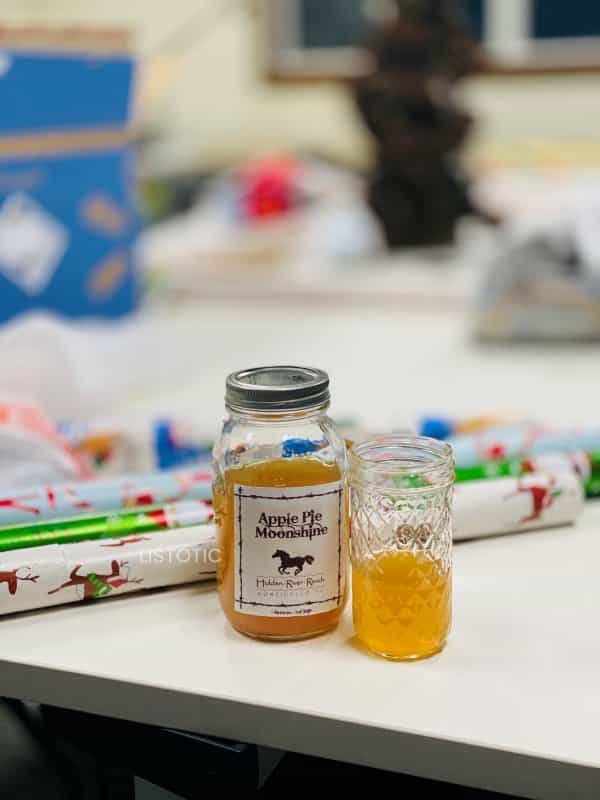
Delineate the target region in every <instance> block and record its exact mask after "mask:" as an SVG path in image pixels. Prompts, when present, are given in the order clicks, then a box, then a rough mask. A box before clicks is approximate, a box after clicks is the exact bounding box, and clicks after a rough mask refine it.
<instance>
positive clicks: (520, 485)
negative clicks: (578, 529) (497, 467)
mask: <svg viewBox="0 0 600 800" xmlns="http://www.w3.org/2000/svg"><path fill="white" fill-rule="evenodd" d="M583 504H584V495H583V487H582V485H581V481H580V480H579V478H578V477H577V475H576V474H575V473H574V472H571V471H567V470H564V471H562V472H557V473H554V474H550V473H540V472H533V473H531V474H528V475H524V476H522V477H519V478H490V479H487V480H482V481H467V482H465V483H458V484H456V485H455V487H454V539H455V541H460V540H461V539H476V538H480V537H485V536H496V535H498V534H503V533H518V532H520V531H528V530H533V529H535V528H549V527H553V526H556V525H568V524H571V523H573V522H574V521H575V520H576V519H577V517H578V516H579V514H580V513H581V511H582V509H583Z"/></svg>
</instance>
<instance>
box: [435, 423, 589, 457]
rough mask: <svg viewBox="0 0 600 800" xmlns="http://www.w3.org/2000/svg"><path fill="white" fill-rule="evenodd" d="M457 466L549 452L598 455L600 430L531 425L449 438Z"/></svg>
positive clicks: (520, 425)
mask: <svg viewBox="0 0 600 800" xmlns="http://www.w3.org/2000/svg"><path fill="white" fill-rule="evenodd" d="M448 442H449V444H451V445H452V449H453V451H454V461H455V463H456V465H457V466H458V467H473V466H477V465H478V464H481V463H483V462H485V461H510V460H512V459H515V458H531V457H533V456H540V455H547V454H549V453H574V452H577V451H580V450H584V451H585V452H586V453H597V452H600V427H588V428H584V427H582V428H573V429H570V430H562V431H561V430H558V431H552V430H548V429H547V428H543V427H541V426H538V425H533V424H531V423H521V424H518V425H510V426H504V427H499V428H490V429H489V430H487V431H482V432H480V433H477V434H473V435H469V436H454V437H452V438H450V439H448Z"/></svg>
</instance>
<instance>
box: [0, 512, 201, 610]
mask: <svg viewBox="0 0 600 800" xmlns="http://www.w3.org/2000/svg"><path fill="white" fill-rule="evenodd" d="M215 561H216V544H215V528H214V526H213V525H200V526H196V527H192V528H181V529H180V530H177V531H173V532H172V533H171V534H169V536H164V535H163V534H160V533H159V534H146V535H144V536H138V537H123V538H120V539H110V540H105V541H100V542H81V543H79V544H68V545H59V544H50V545H45V546H44V547H33V548H30V549H29V550H17V551H11V552H8V553H0V615H2V614H11V613H14V612H16V611H29V610H31V609H36V608H45V607H47V606H56V605H61V604H62V603H76V602H78V601H81V600H97V599H101V598H105V597H113V596H115V595H120V594H124V593H126V592H137V591H140V590H142V589H155V588H157V587H159V586H174V585H176V584H182V583H191V582H194V581H202V580H210V579H212V578H213V577H214V573H215Z"/></svg>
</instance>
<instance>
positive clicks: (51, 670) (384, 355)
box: [0, 306, 600, 798]
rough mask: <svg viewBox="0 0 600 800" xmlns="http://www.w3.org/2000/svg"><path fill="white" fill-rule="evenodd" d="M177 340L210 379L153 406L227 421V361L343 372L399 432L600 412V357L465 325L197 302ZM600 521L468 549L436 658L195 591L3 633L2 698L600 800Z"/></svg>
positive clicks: (58, 616)
mask: <svg viewBox="0 0 600 800" xmlns="http://www.w3.org/2000/svg"><path fill="white" fill-rule="evenodd" d="M274 331H276V334H277V335H274V334H273V332H274ZM171 335H173V336H177V337H178V341H180V342H181V345H182V347H185V348H187V349H188V350H189V352H188V353H187V356H189V357H190V358H192V357H193V358H195V359H196V361H197V365H198V366H197V370H192V372H191V374H189V375H188V379H187V380H185V381H183V382H181V383H180V384H179V386H175V385H173V384H171V385H165V386H164V387H162V389H161V391H160V392H159V393H158V395H156V396H155V397H154V398H153V399H152V398H150V397H146V396H142V395H141V394H140V396H139V397H138V399H137V403H136V404H135V408H137V410H138V411H139V412H140V413H142V412H147V411H149V410H156V409H157V408H159V407H162V408H167V407H168V408H176V409H177V410H184V409H185V410H188V411H191V410H193V409H194V408H195V409H196V410H197V411H198V409H201V411H198V413H202V414H203V415H205V416H210V415H214V416H215V418H217V417H218V415H219V413H220V404H221V397H222V379H223V376H224V374H225V373H226V372H227V370H228V369H230V368H233V367H236V366H244V365H246V364H250V363H261V362H262V363H266V362H269V361H271V362H273V361H281V360H285V361H290V362H307V363H315V364H322V365H324V366H325V367H326V368H330V369H331V372H332V381H333V387H332V388H333V391H334V395H335V396H336V397H337V398H338V410H339V411H343V412H344V413H348V412H352V411H357V412H361V413H362V414H363V416H365V417H366V418H367V419H368V421H370V422H372V423H373V424H374V422H375V421H377V420H382V426H384V425H387V424H389V420H392V419H395V420H397V421H406V420H407V419H411V418H413V417H414V415H415V413H417V411H418V410H426V409H439V408H443V409H445V410H448V411H450V412H455V411H464V412H479V413H484V412H486V411H497V410H507V411H514V412H521V413H525V414H531V415H535V416H537V417H541V418H542V419H545V420H554V421H556V422H558V423H561V422H562V423H567V422H575V421H578V420H581V421H583V420H591V419H593V415H594V413H596V414H597V396H598V395H597V353H596V350H595V348H583V349H577V350H571V349H566V350H562V349H558V350H549V351H547V350H544V349H543V348H529V349H525V350H517V349H510V348H509V349H493V350H485V349H481V348H478V347H476V346H474V345H472V344H471V343H470V342H469V340H468V325H467V323H466V322H465V320H464V319H462V318H459V317H455V316H453V315H452V314H448V315H440V314H436V315H432V316H430V317H423V315H418V314H411V313H410V312H407V311H402V312H399V313H398V314H397V315H394V314H390V313H389V312H388V313H386V315H376V314H374V313H372V312H368V313H362V312H358V311H354V312H352V313H350V312H349V311H346V312H345V313H343V314H342V313H341V312H335V313H333V312H332V313H331V314H329V315H328V314H324V311H323V309H318V310H317V309H314V308H302V307H297V308H279V309H278V310H275V309H273V308H270V307H267V306H265V307H264V308H261V307H258V308H255V309H244V308H242V307H233V308H229V309H224V308H219V307H216V306H215V307H204V308H202V309H187V310H185V309H182V311H181V313H179V314H178V315H177V319H176V321H175V322H174V323H173V330H172V331H171ZM179 356H181V353H179ZM187 356H186V357H187ZM140 357H143V356H142V354H140ZM182 363H183V362H182ZM186 363H187V362H186ZM599 527H600V503H599V504H594V503H591V504H588V505H587V507H586V511H585V514H584V517H583V519H582V520H581V521H580V522H579V523H578V524H577V525H576V526H575V527H574V528H569V529H557V530H554V531H547V532H542V533H527V534H522V535H519V536H510V537H504V538H498V539H493V540H485V541H481V542H475V543H465V544H461V545H460V546H458V547H457V548H456V558H455V623H454V631H453V634H452V638H451V641H450V643H449V645H448V648H447V649H446V650H445V652H443V653H442V654H441V655H439V656H438V657H435V658H434V659H432V660H430V661H426V662H419V663H416V664H409V665H403V664H394V663H387V662H385V661H383V660H380V659H377V658H374V657H371V656H369V655H366V654H365V653H363V652H362V651H360V649H358V648H357V647H356V646H355V644H354V642H353V640H352V624H351V616H350V613H349V612H347V613H346V615H345V618H344V621H343V623H342V624H341V626H340V627H339V629H338V630H337V631H336V632H335V633H333V634H331V635H328V636H324V637H321V638H318V639H314V640H311V641H308V642H302V643H292V644H265V643H257V642H253V641H250V640H247V639H245V638H244V637H242V636H240V635H238V634H236V633H235V632H233V631H232V630H231V629H230V628H228V626H227V625H226V623H225V621H224V618H223V617H222V615H221V612H220V610H219V607H218V603H217V597H216V594H215V592H214V589H213V588H212V587H211V586H195V587H188V588H182V589H177V590H173V591H161V592H156V593H148V594H144V593H142V594H140V595H138V596H131V597H127V598H120V599H114V600H106V601H102V602H101V603H98V604H96V605H86V606H77V607H73V606H71V607H67V608H61V609H53V610H47V611H44V612H38V613H34V614H29V615H22V616H19V617H13V618H5V619H3V620H0V695H2V694H3V695H8V696H15V697H21V698H26V699H31V700H36V701H42V702H46V703H51V704H56V705H60V706H63V707H67V708H73V709H80V710H85V711H90V712H94V713H99V714H105V715H109V716H115V717H122V718H127V719H133V720H138V721H142V722H149V723H155V724H161V725H170V726H174V727H179V728H183V729H186V730H191V731H198V732H203V733H206V734H212V735H219V736H223V737H227V738H233V739H240V740H244V741H250V742H254V743H257V744H262V745H266V746H272V747H277V748H282V749H289V750H294V751H299V752H304V753H311V754H315V755H320V756H324V757H331V758H339V759H341V760H346V761H351V762H356V763H360V764H366V765H371V766H376V767H380V768H386V769H392V770H397V771H399V772H406V773H411V774H415V775H422V776H428V777H431V778H437V779H440V780H448V781H454V782H457V783H461V784H466V785H472V786H479V787H483V788H487V789H491V790H496V791H504V792H507V793H514V794H517V795H522V796H524V797H536V798H537V797H543V798H567V797H568V798H579V797H582V798H583V797H586V798H587V797H597V796H598V795H599V794H600V770H599V768H600V737H599V736H598V730H599V728H600V634H599V626H598V610H599V609H600V580H599V579H598V564H599V563H600V530H599Z"/></svg>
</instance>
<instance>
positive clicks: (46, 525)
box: [0, 500, 214, 552]
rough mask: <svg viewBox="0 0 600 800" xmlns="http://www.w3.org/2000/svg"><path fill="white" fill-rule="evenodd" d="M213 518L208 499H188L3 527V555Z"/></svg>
mask: <svg viewBox="0 0 600 800" xmlns="http://www.w3.org/2000/svg"><path fill="white" fill-rule="evenodd" d="M213 517H214V513H213V509H212V506H211V504H210V503H209V502H208V501H207V500H188V501H187V502H185V503H173V504H171V505H166V506H160V507H154V506H152V507H150V508H137V509H133V510H130V509H121V510H120V511H115V512H113V513H112V514H108V515H107V514H103V515H101V516H94V517H73V518H71V519H64V520H50V521H46V522H38V523H35V524H33V525H15V526H11V527H5V528H0V552H5V551H7V550H20V549H22V548H25V547H37V546H39V545H42V544H72V543H74V542H87V541H91V540H94V539H113V538H115V537H117V536H130V535H139V534H142V533H154V532H158V531H163V530H171V529H173V528H189V527H190V526H192V525H202V524H206V523H208V522H210V521H211V520H212V519H213Z"/></svg>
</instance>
